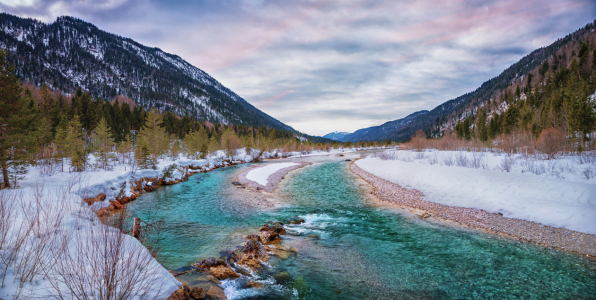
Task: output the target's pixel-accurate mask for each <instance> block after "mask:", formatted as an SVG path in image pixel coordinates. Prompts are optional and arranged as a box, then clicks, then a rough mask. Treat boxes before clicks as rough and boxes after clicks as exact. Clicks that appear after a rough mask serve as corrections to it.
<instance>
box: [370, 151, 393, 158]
mask: <svg viewBox="0 0 596 300" xmlns="http://www.w3.org/2000/svg"><path fill="white" fill-rule="evenodd" d="M372 156H373V157H376V158H379V159H381V160H395V159H396V157H397V156H396V152H395V151H392V152H391V151H381V152H376V153H374V154H373V155H372Z"/></svg>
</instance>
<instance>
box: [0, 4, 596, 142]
mask: <svg viewBox="0 0 596 300" xmlns="http://www.w3.org/2000/svg"><path fill="white" fill-rule="evenodd" d="M0 9H2V11H6V12H9V13H14V14H17V15H20V16H27V17H35V18H39V19H41V20H43V21H45V22H50V21H52V20H54V19H55V18H56V17H57V16H59V15H73V16H75V17H79V18H81V19H84V20H87V21H89V22H92V23H94V24H96V25H97V26H98V27H99V28H102V29H104V30H106V31H109V32H113V33H116V34H119V35H122V36H127V37H130V38H132V39H134V40H137V41H138V42H140V43H143V44H145V45H148V46H152V47H159V48H161V49H162V50H164V51H167V52H170V53H174V54H177V55H179V56H181V57H182V58H184V59H186V60H188V61H189V62H190V63H192V64H193V65H195V66H197V67H199V68H201V69H203V70H205V71H206V72H208V73H209V74H211V75H212V76H213V77H215V78H216V79H217V80H219V81H220V82H222V83H223V84H224V85H226V86H227V87H229V88H230V89H232V90H233V91H235V92H236V93H238V94H239V95H240V96H242V97H244V98H245V99H246V100H247V101H249V102H251V103H252V104H254V105H255V106H256V107H258V108H259V109H262V110H263V111H265V112H266V113H268V114H270V115H271V116H273V117H275V118H277V119H279V120H280V121H282V122H284V123H287V124H288V125H291V126H293V127H294V128H296V129H298V130H300V131H303V132H306V133H309V134H315V135H323V134H325V133H328V132H331V131H335V130H338V131H354V130H357V129H360V128H363V127H369V126H374V125H380V124H382V123H384V122H386V121H390V120H395V119H398V118H402V117H405V116H406V115H408V114H410V113H412V112H414V111H418V110H423V109H432V108H434V107H435V106H437V105H439V104H441V103H443V102H444V101H447V100H450V99H453V98H455V97H457V96H460V95H462V94H464V93H467V92H470V91H473V90H474V89H476V88H477V87H479V86H480V84H482V82H484V81H486V80H488V79H490V78H492V77H494V76H496V75H498V74H499V73H500V72H502V71H503V70H504V69H506V68H507V67H508V66H509V65H511V64H512V63H515V62H516V61H517V60H519V59H520V58H521V57H523V56H524V55H526V54H528V53H530V52H531V51H533V50H534V49H536V48H538V47H542V46H546V45H548V44H550V43H552V42H554V41H555V40H556V39H557V38H559V37H562V36H564V35H565V34H567V33H569V32H572V31H574V30H576V29H577V28H579V27H582V26H584V25H585V24H586V23H588V22H592V21H593V19H594V16H595V15H596V3H594V2H593V1H589V0H546V1H540V0H529V1H522V2H520V1H513V0H505V1H497V0H482V1H472V0H458V1H430V0H421V1H392V0H377V1H372V0H341V1H340V0H321V1H314V0H287V1H271V0H242V1H232V0H201V1H190V0H187V1H166V0H105V1H102V0H99V1H91V0H73V1H64V0H62V1H58V0H54V1H41V0H28V1H14V0H9V1H7V0H0Z"/></svg>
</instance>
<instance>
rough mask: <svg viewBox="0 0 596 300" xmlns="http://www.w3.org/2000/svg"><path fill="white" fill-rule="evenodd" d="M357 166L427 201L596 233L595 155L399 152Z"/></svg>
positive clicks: (379, 156) (359, 163) (383, 153)
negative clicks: (545, 155) (552, 156)
mask: <svg viewBox="0 0 596 300" xmlns="http://www.w3.org/2000/svg"><path fill="white" fill-rule="evenodd" d="M356 164H357V165H358V166H359V167H360V168H362V169H364V170H365V171H367V172H369V173H372V174H374V175H376V176H378V177H380V178H383V179H386V180H389V181H391V182H393V183H396V184H399V185H401V186H403V187H406V188H411V189H416V190H419V191H421V192H422V193H424V195H425V199H426V200H428V201H432V202H436V203H440V204H445V205H450V206H459V207H469V208H478V209H483V210H486V211H488V212H492V213H502V214H503V215H504V216H505V217H509V218H517V219H524V220H529V221H534V222H538V223H542V224H544V225H549V226H553V227H564V228H567V229H571V230H575V231H580V232H585V233H592V234H596V222H595V221H594V220H595V219H596V178H595V177H594V174H596V153H584V154H583V155H581V156H577V155H575V156H562V157H558V158H556V159H552V160H545V159H543V158H541V157H540V156H532V155H519V154H516V155H512V156H508V155H507V154H501V153H491V152H466V151H434V150H431V151H425V152H414V151H401V150H400V151H385V152H382V153H379V154H376V155H371V156H369V157H367V158H365V159H362V160H358V161H356Z"/></svg>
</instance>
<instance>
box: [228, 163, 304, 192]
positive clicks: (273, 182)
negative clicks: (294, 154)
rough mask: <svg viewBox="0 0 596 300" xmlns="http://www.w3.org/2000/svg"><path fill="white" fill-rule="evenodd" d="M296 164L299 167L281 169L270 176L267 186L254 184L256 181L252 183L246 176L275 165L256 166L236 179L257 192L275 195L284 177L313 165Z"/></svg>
mask: <svg viewBox="0 0 596 300" xmlns="http://www.w3.org/2000/svg"><path fill="white" fill-rule="evenodd" d="M295 163H297V164H298V165H295V166H289V167H286V168H283V169H279V170H277V171H275V172H274V173H272V174H271V175H269V177H267V185H266V186H264V185H261V184H259V183H257V182H254V181H252V180H250V179H247V178H246V175H247V174H248V172H250V171H252V170H254V169H256V168H262V167H265V166H267V165H270V164H274V163H266V164H258V165H255V166H253V167H251V168H249V169H247V170H244V171H242V172H241V173H240V174H238V175H237V176H236V179H237V180H238V182H240V183H242V184H245V185H246V186H249V187H251V188H254V189H256V190H264V191H266V192H268V193H273V192H275V190H276V189H277V186H278V184H279V183H280V182H281V180H282V179H284V176H285V175H286V174H288V173H290V172H291V171H294V170H297V169H300V168H303V167H306V166H309V165H312V163H308V162H300V161H297V162H295Z"/></svg>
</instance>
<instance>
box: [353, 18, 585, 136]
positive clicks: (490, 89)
mask: <svg viewBox="0 0 596 300" xmlns="http://www.w3.org/2000/svg"><path fill="white" fill-rule="evenodd" d="M594 27H596V21H594V22H593V23H588V24H587V25H586V26H584V27H582V28H580V29H578V30H576V31H574V32H572V33H570V34H568V35H566V36H564V37H562V38H559V39H557V40H556V41H555V42H553V43H551V44H550V45H548V46H545V47H541V48H538V49H535V50H534V51H532V52H530V53H529V54H527V55H525V56H524V57H522V58H521V59H520V60H518V61H517V62H516V63H514V64H512V65H511V66H509V67H508V68H506V69H505V70H504V71H503V72H501V73H500V74H499V75H497V76H495V77H493V78H491V79H489V80H487V81H485V82H483V83H482V84H481V85H480V86H479V87H478V88H477V89H475V90H474V91H471V92H469V93H466V94H463V95H461V96H459V97H456V98H454V99H451V100H448V101H446V102H443V103H442V104H440V105H438V106H436V107H435V108H433V109H432V110H430V111H429V112H428V113H427V114H424V115H419V116H416V117H415V118H413V119H412V120H411V121H410V122H409V123H408V124H405V125H404V126H401V127H399V128H398V129H396V130H394V131H391V132H387V133H386V134H384V135H376V136H375V135H366V134H365V135H362V140H367V141H374V140H382V139H391V140H393V141H405V140H409V139H410V137H411V136H412V135H413V134H414V133H415V132H416V130H418V129H422V130H424V131H425V133H426V134H427V136H431V137H438V136H441V135H442V134H444V133H445V131H446V130H452V129H453V127H454V126H455V125H454V124H455V123H457V122H458V121H459V120H463V119H465V118H466V117H468V116H470V115H472V114H473V113H474V111H475V110H477V107H478V106H480V105H483V103H486V102H488V101H491V100H494V99H496V98H497V97H498V96H499V95H500V92H501V91H503V90H504V89H506V88H507V87H509V86H510V85H512V84H513V83H515V82H518V81H520V80H523V78H524V76H525V75H527V74H529V73H530V72H534V73H536V69H537V68H538V67H540V66H541V65H542V64H543V62H544V61H545V60H548V59H549V58H552V56H553V55H554V54H556V53H557V51H559V49H561V48H562V47H564V46H566V45H568V44H569V43H573V45H575V42H574V40H575V39H577V38H578V37H580V36H583V35H586V34H588V33H591V32H589V30H592V31H593V30H594ZM578 45H579V44H577V45H575V46H574V48H578ZM566 52H571V50H570V49H569V50H568V51H567V50H566ZM535 75H536V74H535ZM396 121H399V120H396ZM364 129H367V128H363V129H360V130H364Z"/></svg>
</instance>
